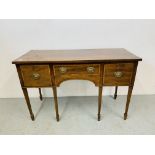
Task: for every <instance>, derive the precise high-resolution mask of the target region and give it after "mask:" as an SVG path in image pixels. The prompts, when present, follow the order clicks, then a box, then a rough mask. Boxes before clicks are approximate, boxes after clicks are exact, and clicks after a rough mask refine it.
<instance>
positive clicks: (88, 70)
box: [54, 64, 100, 75]
mask: <svg viewBox="0 0 155 155" xmlns="http://www.w3.org/2000/svg"><path fill="white" fill-rule="evenodd" d="M65 74H81V75H82V74H91V75H96V74H100V65H99V64H80V65H79V64H76V65H54V75H65Z"/></svg>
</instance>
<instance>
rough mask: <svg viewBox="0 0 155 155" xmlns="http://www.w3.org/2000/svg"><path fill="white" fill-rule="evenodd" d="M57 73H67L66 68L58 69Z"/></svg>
mask: <svg viewBox="0 0 155 155" xmlns="http://www.w3.org/2000/svg"><path fill="white" fill-rule="evenodd" d="M59 71H60V73H62V74H64V73H66V72H67V68H66V67H60V68H59Z"/></svg>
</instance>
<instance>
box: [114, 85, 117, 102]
mask: <svg viewBox="0 0 155 155" xmlns="http://www.w3.org/2000/svg"><path fill="white" fill-rule="evenodd" d="M117 90H118V86H115V94H114V99H115V100H116V98H117Z"/></svg>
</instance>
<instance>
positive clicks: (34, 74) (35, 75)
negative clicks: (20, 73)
mask: <svg viewBox="0 0 155 155" xmlns="http://www.w3.org/2000/svg"><path fill="white" fill-rule="evenodd" d="M32 78H33V80H38V79H39V78H40V74H39V73H33V74H32Z"/></svg>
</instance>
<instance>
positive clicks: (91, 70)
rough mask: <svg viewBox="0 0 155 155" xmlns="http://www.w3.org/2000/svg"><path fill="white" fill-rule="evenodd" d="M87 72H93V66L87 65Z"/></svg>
mask: <svg viewBox="0 0 155 155" xmlns="http://www.w3.org/2000/svg"><path fill="white" fill-rule="evenodd" d="M87 72H88V73H94V72H95V67H87Z"/></svg>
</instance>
